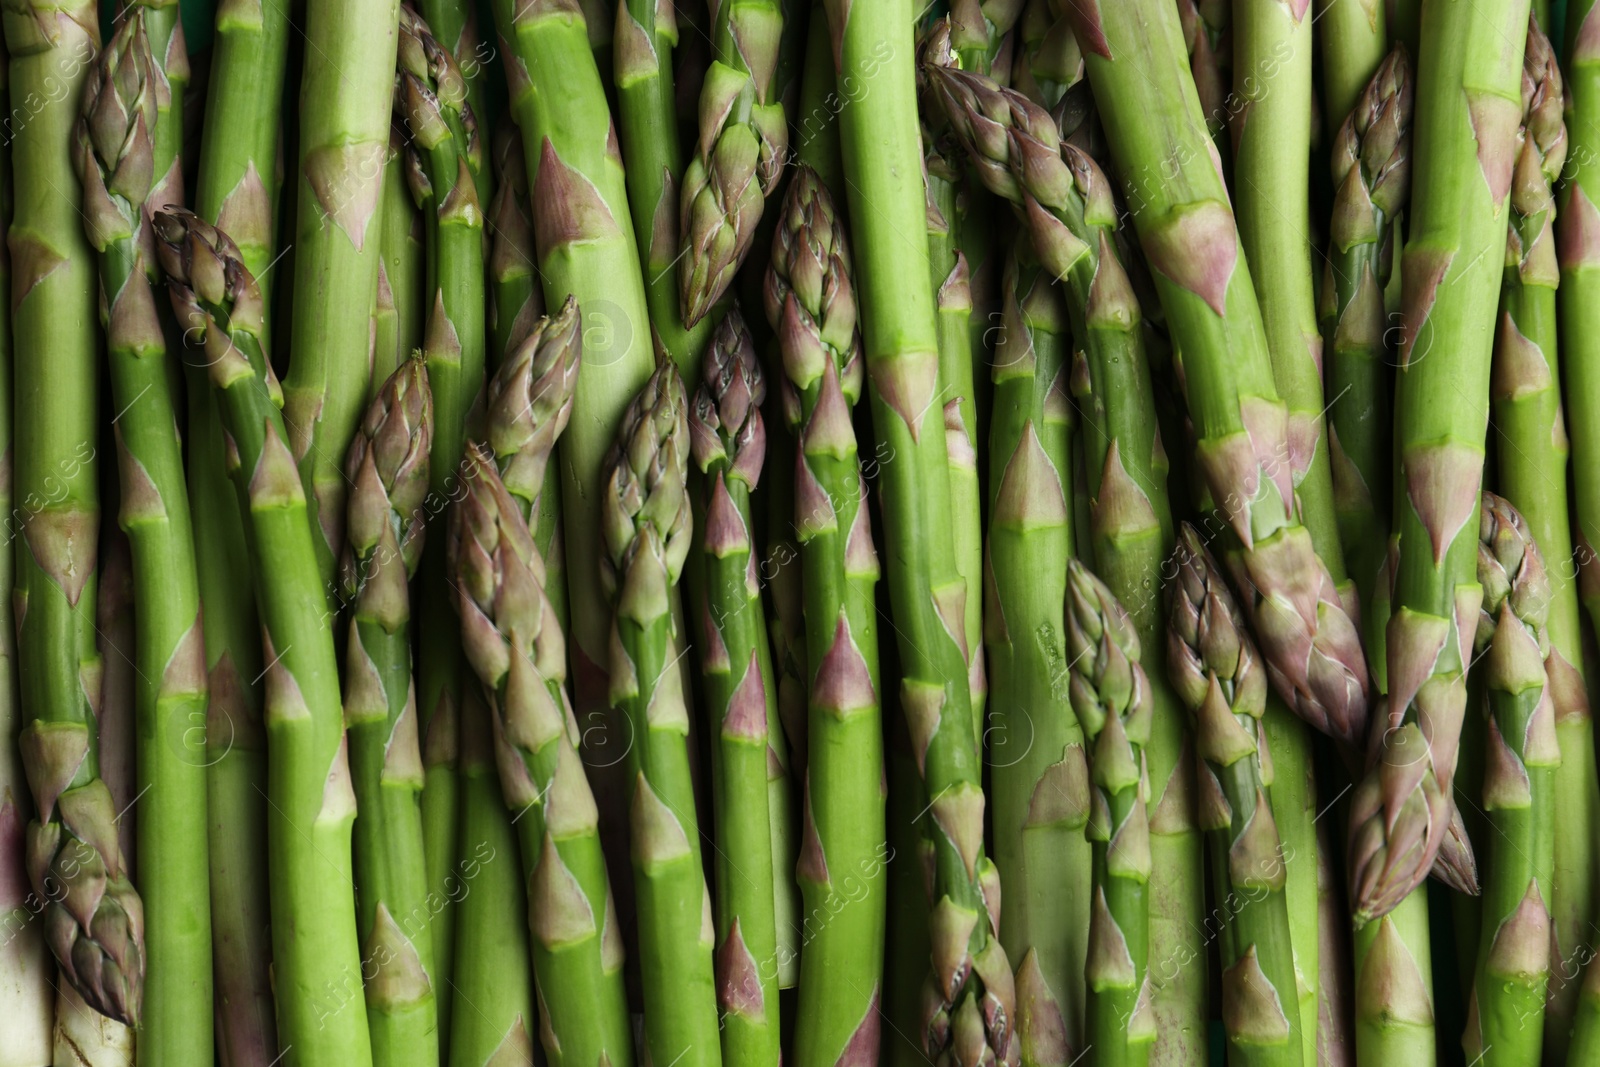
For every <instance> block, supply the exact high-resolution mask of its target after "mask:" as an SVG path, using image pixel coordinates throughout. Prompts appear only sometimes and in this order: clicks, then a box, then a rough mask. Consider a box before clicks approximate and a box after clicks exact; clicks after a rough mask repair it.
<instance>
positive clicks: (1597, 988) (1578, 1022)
mask: <svg viewBox="0 0 1600 1067" xmlns="http://www.w3.org/2000/svg"><path fill="white" fill-rule="evenodd" d="M1566 963H1567V961H1563V965H1564V966H1565V965H1566ZM1548 1017H1549V1016H1548V1012H1547V1014H1546V1018H1548ZM1596 1055H1600V967H1596V966H1594V964H1593V963H1592V962H1591V963H1590V965H1589V966H1588V967H1585V968H1584V971H1583V988H1582V989H1581V990H1580V991H1579V993H1578V997H1577V1011H1576V1012H1575V1013H1574V1015H1573V1025H1572V1044H1571V1045H1570V1046H1569V1047H1568V1048H1567V1056H1568V1059H1567V1062H1568V1063H1588V1062H1590V1061H1591V1060H1593V1059H1594V1057H1595V1056H1596Z"/></svg>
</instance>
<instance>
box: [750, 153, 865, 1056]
mask: <svg viewBox="0 0 1600 1067" xmlns="http://www.w3.org/2000/svg"><path fill="white" fill-rule="evenodd" d="M764 298H765V303H766V311H767V321H768V322H769V323H771V325H772V328H773V331H774V332H775V333H776V334H777V336H778V345H779V348H780V350H781V352H782V366H783V374H784V381H783V385H782V389H783V410H784V412H785V414H786V416H787V418H788V421H789V422H790V424H791V427H792V428H793V430H794V432H795V436H796V439H797V440H796V454H795V465H794V522H795V535H796V537H797V538H798V540H799V544H800V575H801V579H802V582H803V586H802V603H803V615H804V619H805V637H804V646H803V647H804V652H805V654H806V656H807V661H806V663H805V666H804V675H803V676H804V678H805V679H806V680H807V683H808V685H807V716H806V721H807V729H806V735H807V742H806V748H805V750H806V753H807V760H806V764H805V773H804V778H803V783H804V784H803V788H802V796H803V801H802V803H803V805H804V807H803V809H802V818H803V819H804V829H803V840H802V846H801V852H800V861H799V864H798V866H797V868H796V874H797V876H798V878H799V881H800V891H801V894H802V896H803V898H804V902H805V922H804V926H803V929H802V938H803V946H804V947H803V950H802V952H801V956H800V992H799V998H798V1002H797V1004H796V1010H795V1020H796V1021H795V1037H794V1054H795V1056H796V1057H797V1058H798V1059H799V1061H800V1062H801V1063H807V1064H813V1063H815V1064H822V1063H836V1062H838V1061H839V1060H841V1059H843V1058H847V1057H848V1056H849V1055H850V1054H851V1052H852V1051H853V1050H856V1049H872V1050H876V1048H877V1041H878V1034H879V1030H880V1027H881V1021H880V1018H879V1015H878V1002H879V999H880V998H881V995H882V986H883V957H882V951H883V947H882V946H883V936H884V923H885V903H886V901H885V897H884V892H883V882H884V864H885V862H886V859H887V856H886V853H885V851H884V848H885V845H884V797H883V794H882V792H881V782H882V780H883V779H882V775H883V747H882V746H883V742H882V736H883V734H882V727H881V721H880V720H881V705H880V702H879V697H878V694H879V685H880V682H881V679H880V676H879V672H878V637H877V619H876V606H875V604H874V600H873V596H874V592H873V591H874V588H875V587H876V585H877V579H878V558H877V553H876V551H875V550H874V548H873V543H872V529H871V517H870V514H869V512H868V509H867V507H866V486H865V482H864V481H863V479H862V476H861V463H860V457H859V455H858V452H857V445H856V436H855V430H854V427H853V426H852V424H851V418H850V409H851V406H852V405H853V404H854V402H855V400H857V399H858V398H859V397H860V395H861V384H862V362H861V334H860V331H859V328H858V326H857V320H856V301H855V288H854V280H853V277H852V269H851V260H850V250H849V245H848V242H847V240H846V237H845V233H844V227H843V224H842V221H841V220H840V219H839V217H838V212H837V209H836V207H835V205H834V203H833V199H832V197H831V196H830V195H829V194H828V191H827V189H826V188H825V187H824V186H823V185H822V182H821V179H820V178H819V177H818V176H817V173H816V171H814V170H812V169H811V168H810V167H807V166H804V165H802V166H801V167H800V168H799V169H797V170H796V171H795V172H794V174H793V175H792V176H791V178H790V181H789V190H788V192H787V193H786V194H785V196H784V202H783V208H782V211H781V212H780V214H779V216H778V228H777V232H776V233H775V234H774V236H773V242H772V261H771V269H770V270H769V271H768V272H767V275H766V285H765V290H764Z"/></svg>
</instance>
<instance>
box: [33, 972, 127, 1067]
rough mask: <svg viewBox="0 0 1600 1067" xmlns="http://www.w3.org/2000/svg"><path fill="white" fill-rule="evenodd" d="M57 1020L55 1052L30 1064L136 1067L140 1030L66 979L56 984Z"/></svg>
mask: <svg viewBox="0 0 1600 1067" xmlns="http://www.w3.org/2000/svg"><path fill="white" fill-rule="evenodd" d="M55 1020H56V1024H55V1032H54V1034H53V1035H52V1044H53V1045H54V1052H55V1055H54V1056H53V1057H49V1056H47V1058H46V1059H43V1060H35V1061H33V1062H32V1063H30V1064H29V1065H28V1067H44V1065H45V1064H46V1063H49V1064H51V1067H134V1064H135V1062H136V1055H137V1051H138V1047H137V1046H138V1032H137V1031H135V1030H131V1029H129V1028H128V1027H126V1026H123V1025H122V1024H121V1023H119V1022H113V1021H112V1020H110V1019H107V1018H106V1017H105V1016H104V1015H101V1014H100V1013H99V1012H97V1011H95V1010H94V1009H93V1008H91V1007H89V1006H88V1005H87V1004H85V1003H84V1002H83V998H82V997H80V996H78V994H77V993H76V992H74V991H73V989H72V987H71V986H69V985H67V984H66V983H64V982H63V983H59V984H58V986H57V995H56V1007H55ZM8 1037H9V1035H8Z"/></svg>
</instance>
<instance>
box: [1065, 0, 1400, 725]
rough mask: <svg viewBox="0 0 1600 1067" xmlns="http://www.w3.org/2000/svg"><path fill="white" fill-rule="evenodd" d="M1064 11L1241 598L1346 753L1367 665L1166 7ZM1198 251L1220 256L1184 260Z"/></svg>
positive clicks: (1360, 708) (1283, 690)
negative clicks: (1299, 458)
mask: <svg viewBox="0 0 1600 1067" xmlns="http://www.w3.org/2000/svg"><path fill="white" fill-rule="evenodd" d="M1069 13H1070V14H1071V16H1072V18H1073V20H1074V27H1075V30H1076V32H1077V35H1078V40H1079V42H1080V44H1082V46H1083V48H1084V50H1085V52H1086V53H1087V54H1088V56H1089V59H1088V67H1089V78H1090V81H1091V83H1092V84H1093V86H1094V90H1095V99H1096V102H1097V104H1098V106H1099V109H1100V116H1101V119H1102V121H1103V122H1104V124H1105V129H1106V133H1107V135H1108V137H1109V139H1110V142H1111V150H1112V154H1113V156H1114V157H1115V159H1116V162H1117V165H1118V169H1119V170H1120V171H1121V172H1122V174H1123V176H1124V182H1125V186H1126V193H1127V199H1128V207H1129V210H1130V211H1131V213H1132V215H1133V220H1134V225H1135V228H1136V229H1137V231H1138V234H1139V240H1140V244H1141V245H1142V246H1143V248H1144V252H1145V255H1146V257H1147V258H1148V259H1149V261H1150V264H1151V267H1152V268H1153V270H1154V274H1155V277H1156V285H1157V290H1158V292H1159V293H1160V296H1161V304H1162V307H1163V309H1164V311H1165V313H1166V320H1167V325H1168V327H1169V328H1170V330H1171V332H1172V339H1173V341H1174V343H1175V345H1176V347H1177V348H1178V349H1179V351H1180V352H1181V353H1182V371H1183V383H1184V391H1185V394H1186V396H1187V398H1188V402H1189V412H1190V416H1191V418H1192V420H1193V423H1194V429H1195V434H1196V437H1197V439H1198V446H1197V448H1196V453H1197V454H1196V457H1195V460H1196V464H1197V466H1198V467H1199V469H1200V472H1201V474H1202V476H1203V478H1204V480H1205V483H1206V485H1207V487H1208V488H1209V490H1210V492H1211V497H1212V499H1213V500H1214V501H1215V502H1216V505H1217V508H1218V511H1219V514H1217V515H1216V519H1217V520H1218V521H1219V523H1220V524H1222V525H1225V526H1226V527H1229V528H1231V530H1232V532H1233V535H1234V538H1235V539H1236V541H1234V542H1232V543H1230V544H1229V546H1228V547H1227V549H1226V551H1225V556H1226V562H1227V565H1228V567H1229V570H1230V572H1231V573H1232V577H1233V581H1234V585H1235V591H1236V592H1237V593H1238V594H1239V597H1240V600H1241V603H1242V606H1243V607H1244V609H1245V611H1246V613H1247V615H1248V616H1249V617H1250V618H1251V620H1252V622H1253V623H1254V625H1255V628H1256V632H1257V637H1258V640H1259V641H1260V645H1261V651H1262V653H1263V655H1264V657H1265V659H1266V662H1267V669H1268V673H1269V676H1270V677H1271V678H1272V681H1273V685H1274V686H1275V687H1276V688H1277V690H1278V692H1279V693H1280V694H1282V696H1283V698H1284V700H1285V702H1286V703H1288V704H1289V706H1290V707H1291V708H1292V709H1293V710H1294V711H1295V713H1296V714H1297V715H1299V716H1300V717H1301V718H1302V719H1305V720H1306V721H1307V722H1308V723H1310V724H1311V725H1313V726H1315V727H1316V728H1317V729H1319V730H1322V731H1323V732H1325V733H1331V734H1333V735H1334V736H1336V737H1340V738H1343V739H1346V740H1349V741H1351V742H1352V743H1354V742H1356V741H1357V740H1358V739H1360V738H1364V736H1365V730H1364V727H1365V723H1366V720H1367V710H1368V709H1367V703H1368V699H1369V683H1368V678H1367V670H1366V658H1365V656H1363V654H1362V651H1361V644H1360V641H1359V639H1358V636H1357V632H1356V628H1355V624H1354V623H1353V622H1352V620H1351V618H1350V616H1349V614H1348V613H1347V612H1346V609H1345V607H1344V605H1343V603H1342V602H1341V600H1340V597H1339V593H1338V589H1337V588H1336V586H1335V584H1334V581H1333V578H1332V576H1331V575H1330V573H1329V570H1328V567H1327V566H1326V565H1325V564H1324V563H1323V561H1322V560H1321V559H1320V557H1318V556H1317V554H1316V551H1315V548H1314V547H1313V542H1312V537H1311V534H1310V532H1309V531H1308V530H1307V529H1306V527H1305V526H1304V524H1303V520H1302V517H1301V514H1300V509H1299V507H1298V504H1297V502H1296V499H1295V494H1294V491H1293V485H1292V471H1291V467H1290V464H1289V463H1288V462H1287V461H1286V460H1287V457H1289V456H1290V455H1291V452H1290V447H1291V443H1290V435H1289V430H1288V425H1287V421H1288V420H1287V412H1286V410H1285V407H1284V405H1283V402H1282V401H1281V400H1279V399H1278V391H1277V388H1276V386H1275V385H1274V382H1273V375H1272V366H1271V361H1270V359H1269V354H1268V351H1267V345H1266V338H1265V335H1264V332H1263V329H1262V325H1261V315H1260V308H1259V305H1258V304H1257V302H1256V295H1255V291H1254V288H1253V286H1252V284H1251V276H1250V270H1249V268H1248V266H1247V264H1246V263H1245V261H1244V259H1243V258H1242V255H1241V252H1240V248H1239V243H1238V238H1237V236H1236V234H1235V232H1234V220H1233V213H1232V211H1231V209H1230V208H1229V204H1228V197H1227V192H1226V190H1225V189H1224V187H1223V185H1222V181H1221V178H1220V175H1219V173H1218V168H1217V166H1216V165H1215V163H1214V161H1213V160H1212V159H1210V158H1208V157H1209V156H1210V154H1211V146H1210V142H1209V138H1208V137H1207V136H1206V131H1205V129H1204V127H1203V125H1202V124H1201V122H1200V121H1199V120H1198V100H1197V97H1196V96H1195V90H1194V85H1193V83H1192V81H1191V79H1190V78H1189V77H1187V76H1186V74H1185V71H1184V68H1183V65H1182V55H1183V52H1182V48H1183V42H1182V38H1181V36H1180V33H1179V24H1178V20H1177V16H1176V13H1175V12H1172V11H1169V10H1168V9H1167V5H1165V4H1163V3H1161V2H1160V0H1129V2H1127V3H1120V4H1103V3H1098V2H1097V3H1090V4H1080V5H1076V6H1072V7H1070V8H1069ZM1174 161H1175V162H1174ZM1158 175H1159V176H1160V177H1159V178H1158V177H1157V176H1158ZM1197 247H1209V248H1211V249H1212V250H1213V253H1212V254H1208V255H1206V256H1203V257H1202V256H1196V255H1193V254H1192V252H1191V250H1192V249H1194V248H1197ZM1217 249H1220V251H1216V250H1217Z"/></svg>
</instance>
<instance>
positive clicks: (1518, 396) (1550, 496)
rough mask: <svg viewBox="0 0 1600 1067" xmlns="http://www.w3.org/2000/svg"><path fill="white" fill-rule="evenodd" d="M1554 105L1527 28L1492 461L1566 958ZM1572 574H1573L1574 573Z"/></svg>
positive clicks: (1576, 724)
mask: <svg viewBox="0 0 1600 1067" xmlns="http://www.w3.org/2000/svg"><path fill="white" fill-rule="evenodd" d="M1564 98H1565V92H1564V87H1563V79H1562V76H1561V72H1560V70H1559V69H1558V68H1557V66H1556V60H1555V55H1554V52H1553V50H1552V48H1551V46H1550V41H1549V39H1548V38H1547V37H1546V36H1545V35H1544V33H1543V32H1542V31H1540V30H1539V29H1538V28H1537V27H1536V26H1530V27H1529V30H1528V38H1527V48H1526V53H1525V57H1524V60H1523V72H1522V102H1523V110H1524V116H1523V124H1522V129H1521V131H1520V133H1519V140H1520V143H1519V146H1518V153H1517V162H1516V164H1515V170H1514V172H1513V178H1512V186H1511V220H1510V226H1509V230H1508V238H1507V242H1506V260H1505V270H1504V273H1503V274H1502V280H1501V289H1500V301H1501V315H1500V321H1499V328H1498V331H1497V334H1496V338H1495V353H1494V365H1493V370H1492V378H1491V381H1490V389H1491V399H1492V402H1493V408H1492V409H1491V410H1492V413H1493V415H1494V423H1495V425H1496V427H1498V429H1499V433H1500V444H1501V447H1500V448H1499V449H1498V453H1497V458H1498V468H1497V469H1498V473H1499V489H1500V491H1501V492H1502V493H1503V494H1504V495H1505V497H1506V499H1507V500H1509V501H1510V503H1511V504H1512V506H1514V507H1515V508H1516V509H1517V510H1518V511H1519V512H1520V513H1521V514H1522V517H1523V518H1524V519H1525V520H1526V521H1527V525H1528V529H1529V531H1530V532H1531V533H1532V536H1533V538H1534V540H1535V542H1537V544H1538V547H1539V553H1540V555H1541V556H1543V558H1544V559H1545V560H1547V561H1549V566H1547V568H1546V573H1547V576H1548V580H1549V583H1550V619H1549V638H1550V655H1549V657H1548V658H1547V662H1546V667H1547V668H1548V671H1549V675H1550V682H1549V691H1550V694H1551V698H1552V700H1553V701H1554V704H1555V721H1556V739H1557V741H1558V742H1559V743H1560V746H1561V757H1562V758H1561V763H1560V766H1559V767H1558V768H1556V770H1555V772H1554V773H1555V791H1556V798H1557V799H1556V807H1557V809H1558V810H1559V811H1560V812H1561V818H1560V820H1559V821H1558V822H1556V824H1555V835H1556V836H1555V864H1556V868H1555V869H1556V871H1557V872H1558V873H1557V874H1556V875H1555V880H1554V884H1553V888H1554V891H1553V894H1550V893H1547V895H1546V896H1545V904H1546V906H1547V907H1549V908H1550V911H1551V914H1552V918H1553V919H1554V921H1555V930H1556V933H1555V937H1556V942H1557V945H1558V946H1559V948H1560V951H1562V952H1568V951H1571V949H1572V948H1574V947H1575V946H1576V945H1577V944H1578V943H1580V941H1581V940H1583V939H1586V938H1588V937H1590V936H1591V935H1590V934H1589V933H1588V927H1587V926H1586V925H1585V923H1586V917H1587V916H1588V915H1589V914H1591V911H1592V907H1593V902H1592V900H1591V899H1590V895H1591V892H1592V887H1593V885H1594V884H1595V883H1594V882H1593V881H1592V880H1591V877H1592V876H1591V875H1590V872H1591V871H1592V870H1593V865H1594V862H1595V845H1594V837H1595V833H1596V827H1597V824H1600V783H1597V780H1596V769H1595V755H1594V728H1593V726H1592V724H1591V720H1590V717H1589V707H1588V697H1587V692H1586V687H1585V678H1584V673H1585V672H1584V661H1583V647H1582V640H1581V636H1580V632H1579V614H1580V612H1579V603H1578V588H1577V586H1576V585H1575V584H1574V582H1573V578H1574V574H1573V568H1572V567H1571V566H1569V565H1568V563H1567V562H1566V561H1568V560H1571V559H1574V558H1575V557H1574V555H1573V551H1572V526H1571V515H1570V514H1569V509H1568V501H1567V459H1568V448H1567V437H1566V418H1565V416H1564V414H1563V411H1562V407H1561V393H1560V385H1559V383H1560V368H1559V366H1558V364H1559V362H1560V361H1559V360H1558V359H1557V329H1558V316H1557V297H1558V291H1557V289H1556V286H1557V283H1558V282H1560V281H1561V275H1560V271H1561V266H1560V264H1559V263H1558V261H1557V258H1556V257H1557V247H1556V237H1555V225H1556V223H1557V221H1558V215H1557V212H1556V204H1555V199H1554V194H1553V187H1554V184H1555V180H1556V178H1557V177H1558V176H1559V175H1560V174H1561V172H1562V170H1563V167H1564V166H1565V162H1566V160H1567V158H1568V151H1567V129H1566V126H1565V124H1564V123H1563V121H1562V117H1561V106H1562V104H1563V103H1564ZM1582 173H1583V172H1582V169H1581V167H1580V169H1579V174H1580V175H1581V174H1582ZM1576 210H1579V211H1581V210H1582V209H1581V207H1580V208H1577V209H1576ZM1580 286H1581V283H1580ZM1579 355H1580V357H1581V350H1580V351H1579ZM1580 373H1581V372H1580ZM1578 484H1580V485H1583V484H1585V476H1584V475H1579V483H1578ZM1580 563H1581V561H1580ZM1578 570H1579V573H1581V572H1582V567H1581V565H1580V567H1579V568H1578ZM1546 888H1547V889H1549V888H1550V886H1546ZM1576 986H1577V984H1576V983H1575V982H1569V983H1566V984H1564V985H1558V986H1556V987H1555V995H1554V996H1553V997H1552V998H1551V999H1552V1006H1553V1007H1554V1009H1555V1010H1554V1012H1553V1015H1552V1018H1551V1022H1550V1024H1549V1025H1547V1026H1546V1028H1545V1030H1546V1033H1545V1039H1546V1045H1547V1047H1548V1048H1549V1049H1550V1051H1551V1052H1552V1053H1553V1054H1554V1055H1556V1056H1560V1055H1561V1054H1562V1053H1563V1052H1564V1050H1565V1047H1566V1034H1567V1031H1568V1030H1569V1028H1570V1026H1571V1020H1572V1011H1573V1006H1574V1002H1573V995H1574V994H1575V993H1576V992H1577V988H1576Z"/></svg>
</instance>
